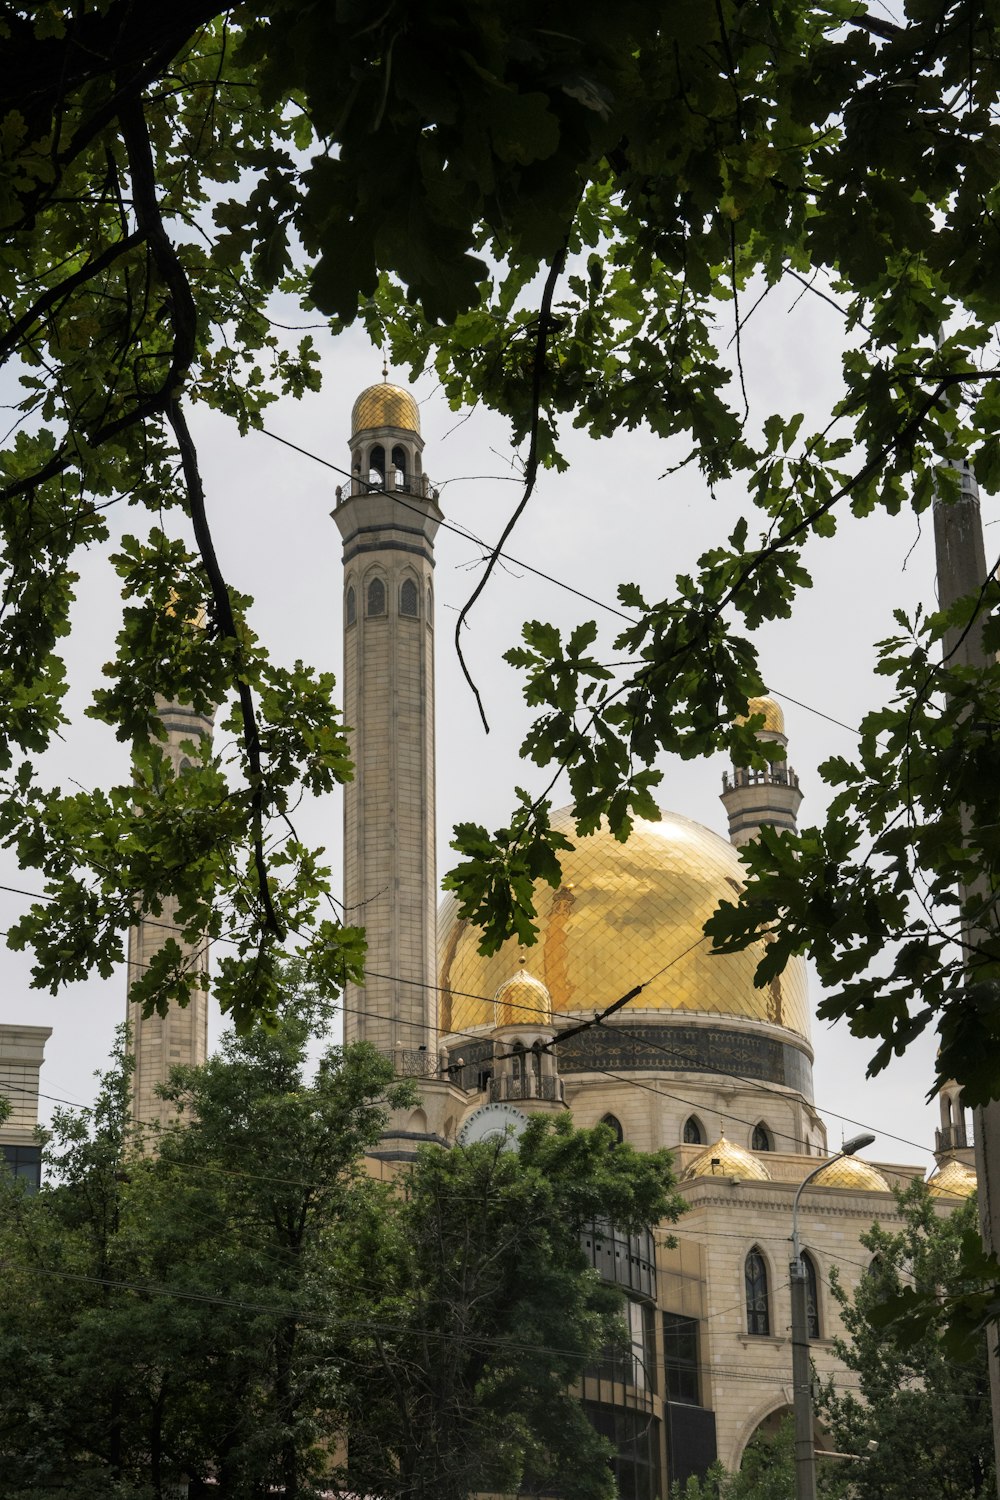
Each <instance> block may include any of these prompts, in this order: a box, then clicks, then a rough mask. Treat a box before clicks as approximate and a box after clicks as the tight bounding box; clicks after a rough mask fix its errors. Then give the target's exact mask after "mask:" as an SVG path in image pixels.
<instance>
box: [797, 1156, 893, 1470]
mask: <svg viewBox="0 0 1000 1500" xmlns="http://www.w3.org/2000/svg"><path fill="white" fill-rule="evenodd" d="M874 1139H875V1137H874V1136H873V1135H868V1134H867V1133H865V1134H863V1135H852V1136H851V1139H850V1140H849V1141H845V1142H844V1144H843V1145H842V1146H841V1148H840V1150H839V1151H838V1152H837V1154H836V1156H830V1157H828V1158H827V1159H826V1161H821V1162H820V1164H819V1166H818V1167H813V1169H812V1171H811V1172H810V1173H809V1174H808V1176H807V1177H803V1179H802V1181H801V1182H800V1183H799V1187H798V1191H797V1192H796V1194H795V1201H794V1202H793V1204H792V1259H791V1262H790V1263H789V1267H788V1279H789V1281H790V1282H791V1287H792V1399H793V1404H794V1410H795V1500H816V1451H815V1443H814V1439H813V1403H812V1372H811V1370H810V1367H809V1318H808V1310H807V1293H808V1289H809V1281H808V1277H807V1275H806V1267H805V1261H804V1260H803V1259H802V1251H801V1249H800V1248H799V1199H800V1198H801V1197H802V1193H803V1191H804V1189H805V1188H807V1187H808V1186H809V1184H810V1182H812V1180H813V1178H814V1177H818V1176H819V1174H820V1172H822V1171H823V1169H824V1168H825V1167H830V1166H832V1165H833V1163H834V1162H835V1161H840V1159H841V1157H843V1156H853V1155H854V1153H855V1152H856V1151H861V1150H863V1149H864V1147H865V1146H870V1145H871V1144H872V1142H873V1141H874Z"/></svg>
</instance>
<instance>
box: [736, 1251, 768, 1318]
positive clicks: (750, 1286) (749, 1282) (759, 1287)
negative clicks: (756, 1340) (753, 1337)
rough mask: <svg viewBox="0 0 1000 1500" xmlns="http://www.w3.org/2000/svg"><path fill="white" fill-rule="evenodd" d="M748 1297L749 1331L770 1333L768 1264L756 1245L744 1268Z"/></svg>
mask: <svg viewBox="0 0 1000 1500" xmlns="http://www.w3.org/2000/svg"><path fill="white" fill-rule="evenodd" d="M743 1277H744V1281H745V1283H746V1298H747V1333H753V1334H760V1335H763V1334H769V1333H770V1332H771V1315H770V1311H769V1308H768V1293H767V1266H766V1264H765V1262H764V1257H763V1255H761V1253H760V1251H759V1250H758V1249H757V1246H756V1245H755V1246H754V1247H753V1249H752V1250H751V1251H750V1254H749V1255H748V1256H747V1258H746V1265H745V1266H744V1268H743Z"/></svg>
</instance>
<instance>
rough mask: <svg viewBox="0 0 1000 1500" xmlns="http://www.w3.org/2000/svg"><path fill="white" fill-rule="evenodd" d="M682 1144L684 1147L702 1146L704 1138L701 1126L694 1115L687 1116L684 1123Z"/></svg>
mask: <svg viewBox="0 0 1000 1500" xmlns="http://www.w3.org/2000/svg"><path fill="white" fill-rule="evenodd" d="M684 1144H685V1146H703V1145H704V1144H705V1137H704V1136H703V1135H702V1133H701V1126H700V1125H699V1124H698V1121H697V1120H696V1119H695V1117H694V1115H689V1116H688V1118H687V1119H686V1120H685V1121H684Z"/></svg>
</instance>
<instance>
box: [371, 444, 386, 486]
mask: <svg viewBox="0 0 1000 1500" xmlns="http://www.w3.org/2000/svg"><path fill="white" fill-rule="evenodd" d="M368 483H369V484H370V485H373V486H374V487H375V488H376V489H380V490H384V489H385V449H384V448H383V447H382V444H381V443H376V444H375V446H374V448H372V450H371V452H370V453H369V454H368Z"/></svg>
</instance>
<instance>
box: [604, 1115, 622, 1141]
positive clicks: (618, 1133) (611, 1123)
mask: <svg viewBox="0 0 1000 1500" xmlns="http://www.w3.org/2000/svg"><path fill="white" fill-rule="evenodd" d="M601 1124H602V1125H606V1126H607V1127H608V1129H609V1130H613V1131H614V1133H615V1144H616V1145H618V1146H620V1145H621V1143H622V1141H623V1140H624V1139H625V1132H624V1130H623V1129H622V1122H621V1120H619V1119H618V1116H617V1115H602V1116H601Z"/></svg>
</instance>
